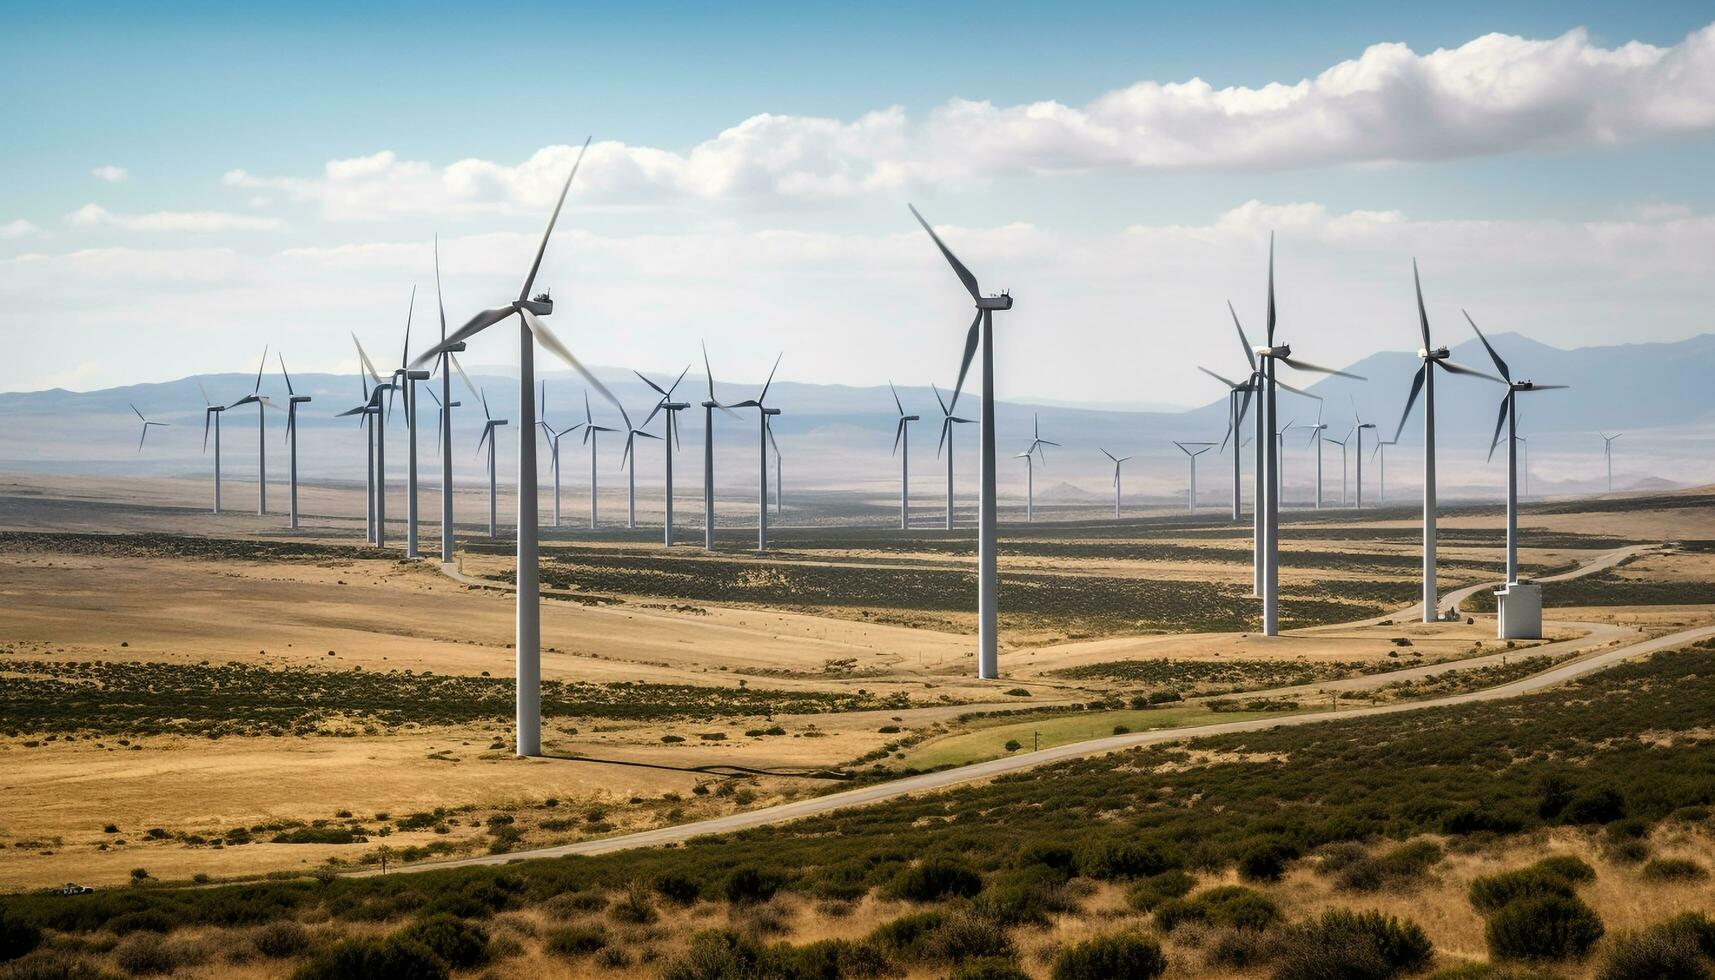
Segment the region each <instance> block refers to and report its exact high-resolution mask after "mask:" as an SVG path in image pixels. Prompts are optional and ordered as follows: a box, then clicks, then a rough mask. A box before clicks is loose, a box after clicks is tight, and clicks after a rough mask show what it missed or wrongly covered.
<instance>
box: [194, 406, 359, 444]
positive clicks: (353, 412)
mask: <svg viewBox="0 0 1715 980" xmlns="http://www.w3.org/2000/svg"><path fill="white" fill-rule="evenodd" d="M367 411H369V406H368V405H359V406H357V407H356V408H348V409H346V410H345V411H343V412H340V413H339V414H338V415H335V416H334V418H336V419H343V418H349V417H351V416H353V415H361V414H363V413H365V412H367ZM203 435H204V437H205V438H206V437H207V435H208V427H207V426H206V425H205V426H203Z"/></svg>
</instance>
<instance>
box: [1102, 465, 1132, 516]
mask: <svg viewBox="0 0 1715 980" xmlns="http://www.w3.org/2000/svg"><path fill="white" fill-rule="evenodd" d="M1102 455H1103V456H1106V457H1107V458H1109V459H1111V460H1113V463H1114V520H1116V521H1117V520H1119V519H1120V464H1121V463H1123V462H1125V461H1126V460H1128V459H1130V458H1131V457H1130V456H1115V455H1114V454H1113V453H1110V452H1108V451H1107V450H1106V449H1103V450H1102Z"/></svg>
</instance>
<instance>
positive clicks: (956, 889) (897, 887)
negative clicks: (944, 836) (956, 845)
mask: <svg viewBox="0 0 1715 980" xmlns="http://www.w3.org/2000/svg"><path fill="white" fill-rule="evenodd" d="M982 888H983V880H982V878H981V877H979V876H978V875H977V873H976V872H975V871H972V870H971V869H970V866H969V865H966V864H965V863H964V862H962V861H953V860H949V859H947V858H928V859H927V860H924V861H920V862H918V863H917V864H914V865H912V866H911V867H909V868H906V869H905V870H903V871H901V872H899V875H898V876H897V877H895V878H894V879H893V881H892V882H891V883H890V884H889V885H888V888H887V891H888V894H889V895H890V896H891V897H893V898H903V899H905V900H906V901H908V902H936V901H940V900H941V899H943V898H948V897H955V898H970V897H971V896H972V895H975V894H976V893H977V892H979V891H982Z"/></svg>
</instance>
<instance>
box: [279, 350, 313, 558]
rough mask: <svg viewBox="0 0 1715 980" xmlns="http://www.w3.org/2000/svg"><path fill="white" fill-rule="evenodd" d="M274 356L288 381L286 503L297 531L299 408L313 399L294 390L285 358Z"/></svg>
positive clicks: (289, 525)
mask: <svg viewBox="0 0 1715 980" xmlns="http://www.w3.org/2000/svg"><path fill="white" fill-rule="evenodd" d="M274 356H275V357H276V358H278V359H279V361H280V376H281V377H283V378H285V379H286V447H287V449H286V502H287V507H288V514H289V515H290V517H289V518H288V522H287V526H288V527H290V528H292V529H294V530H295V529H296V528H297V526H298V406H299V405H306V404H308V403H309V402H310V401H311V398H310V396H309V395H300V394H298V393H297V392H296V391H294V390H293V389H292V376H291V375H290V374H287V373H286V358H285V356H284V355H282V354H278V353H276V354H275V355H274Z"/></svg>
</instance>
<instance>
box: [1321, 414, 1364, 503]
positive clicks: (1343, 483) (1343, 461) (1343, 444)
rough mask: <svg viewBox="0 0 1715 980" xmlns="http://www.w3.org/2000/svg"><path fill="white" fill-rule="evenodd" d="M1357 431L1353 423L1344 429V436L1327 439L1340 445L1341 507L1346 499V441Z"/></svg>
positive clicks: (1349, 440)
mask: <svg viewBox="0 0 1715 980" xmlns="http://www.w3.org/2000/svg"><path fill="white" fill-rule="evenodd" d="M1357 431H1358V427H1357V426H1355V425H1354V426H1352V427H1351V428H1350V429H1347V430H1346V435H1345V437H1344V438H1341V439H1329V440H1328V442H1331V443H1333V444H1334V445H1336V446H1339V447H1340V506H1341V507H1344V506H1346V500H1347V497H1346V484H1347V480H1346V472H1347V471H1346V444H1347V443H1348V442H1351V441H1352V434H1353V433H1355V432H1357Z"/></svg>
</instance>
